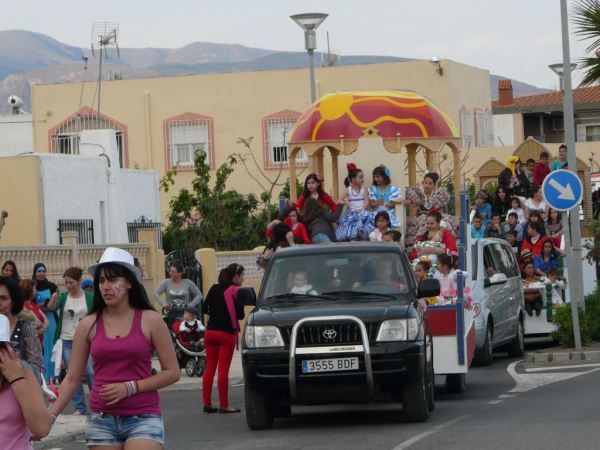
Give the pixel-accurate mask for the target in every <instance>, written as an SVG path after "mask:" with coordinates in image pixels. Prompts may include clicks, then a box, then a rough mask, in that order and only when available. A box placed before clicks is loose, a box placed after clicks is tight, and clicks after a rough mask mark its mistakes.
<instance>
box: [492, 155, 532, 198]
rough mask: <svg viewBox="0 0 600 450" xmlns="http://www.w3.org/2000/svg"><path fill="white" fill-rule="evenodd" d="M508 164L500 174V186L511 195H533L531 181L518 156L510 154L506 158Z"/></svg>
mask: <svg viewBox="0 0 600 450" xmlns="http://www.w3.org/2000/svg"><path fill="white" fill-rule="evenodd" d="M506 165H507V166H508V167H507V168H506V169H504V170H503V171H502V172H500V175H499V176H498V186H499V187H501V188H502V189H504V192H506V194H507V195H508V196H509V197H512V196H514V195H517V196H519V197H531V194H532V192H531V183H530V182H529V178H527V174H526V173H525V171H524V170H523V167H522V164H521V160H520V159H519V157H518V156H514V155H513V156H509V157H508V159H507V160H506Z"/></svg>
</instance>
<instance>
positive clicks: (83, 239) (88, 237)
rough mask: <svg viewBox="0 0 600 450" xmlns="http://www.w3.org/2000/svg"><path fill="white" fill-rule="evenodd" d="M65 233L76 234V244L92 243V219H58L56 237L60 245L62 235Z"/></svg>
mask: <svg viewBox="0 0 600 450" xmlns="http://www.w3.org/2000/svg"><path fill="white" fill-rule="evenodd" d="M65 231H76V232H77V243H78V244H93V243H94V220H93V219H59V220H58V236H59V239H60V244H61V245H62V243H63V239H62V233H63V232H65Z"/></svg>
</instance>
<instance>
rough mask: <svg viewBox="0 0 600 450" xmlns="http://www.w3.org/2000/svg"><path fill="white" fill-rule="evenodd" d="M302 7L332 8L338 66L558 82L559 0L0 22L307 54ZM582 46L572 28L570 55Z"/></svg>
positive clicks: (64, 35)
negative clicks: (112, 25) (354, 60)
mask: <svg viewBox="0 0 600 450" xmlns="http://www.w3.org/2000/svg"><path fill="white" fill-rule="evenodd" d="M572 3H573V2H572V1H571V0H568V4H569V6H571V4H572ZM305 12H323V13H328V14H329V17H328V18H327V19H326V20H325V22H323V24H322V25H321V26H320V28H319V29H318V31H317V43H318V50H320V51H323V50H326V48H327V41H326V33H327V32H329V37H330V42H331V47H332V49H334V50H336V51H339V52H340V53H341V55H342V63H343V55H349V54H366V55H390V56H402V57H411V58H423V59H427V58H430V57H432V56H437V57H439V58H440V59H452V60H455V61H458V62H462V63H465V64H469V65H473V66H476V67H480V68H484V69H488V70H489V71H490V72H491V73H494V74H498V75H503V76H506V77H509V78H512V79H516V80H520V81H524V82H527V83H530V84H534V85H536V86H539V87H544V88H556V86H557V84H558V80H557V77H556V75H554V73H553V72H552V71H551V70H550V69H548V65H549V64H553V63H557V62H561V61H562V47H561V45H562V44H561V29H560V1H559V0H452V1H447V0H387V1H384V0H369V1H359V0H321V1H314V0H302V1H300V0H218V1H211V2H209V1H206V0H171V1H170V2H165V1H156V0H145V1H142V0H120V1H116V0H103V1H90V0H59V1H57V2H53V3H52V6H51V7H50V6H49V3H48V1H47V0H19V1H14V2H9V1H2V13H1V14H0V29H2V30H8V29H24V30H28V31H35V32H38V33H43V34H47V35H49V36H51V37H53V38H55V39H57V40H59V41H61V42H63V43H65V44H69V45H75V46H81V47H88V46H89V41H90V34H91V27H92V23H93V22H98V21H110V22H113V21H114V22H119V24H120V37H119V41H120V46H121V47H163V48H176V47H181V46H183V45H186V44H189V43H190V42H194V41H205V42H217V43H227V44H230V43H238V44H243V45H246V46H249V47H260V48H266V49H273V50H286V51H303V50H304V40H303V39H304V38H303V34H302V33H303V32H302V30H301V29H300V28H299V27H298V25H296V24H295V23H294V22H293V21H292V20H291V19H290V18H289V16H290V15H292V14H298V13H305ZM571 31H572V25H571ZM585 47H586V45H585V43H584V42H581V41H578V40H577V38H576V37H575V36H573V35H571V57H572V59H577V58H580V57H582V56H583V55H584V50H585ZM574 77H575V78H574V82H575V83H576V82H577V80H578V79H579V78H580V76H578V75H577V73H575V75H574Z"/></svg>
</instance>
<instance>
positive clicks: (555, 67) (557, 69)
mask: <svg viewBox="0 0 600 450" xmlns="http://www.w3.org/2000/svg"><path fill="white" fill-rule="evenodd" d="M548 67H549V68H550V70H552V72H554V73H555V74H556V75H558V83H559V84H558V86H559V88H560V91H561V92H562V91H564V90H565V86H564V66H563V63H556V64H550V65H549V66H548ZM569 67H570V68H571V70H572V71H573V70H575V69H576V68H577V64H575V63H570V65H569Z"/></svg>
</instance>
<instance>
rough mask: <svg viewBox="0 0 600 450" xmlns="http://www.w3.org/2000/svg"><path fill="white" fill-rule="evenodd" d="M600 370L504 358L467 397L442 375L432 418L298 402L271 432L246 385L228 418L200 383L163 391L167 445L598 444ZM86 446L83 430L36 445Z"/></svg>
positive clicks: (473, 374) (474, 378)
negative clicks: (255, 423) (262, 427)
mask: <svg viewBox="0 0 600 450" xmlns="http://www.w3.org/2000/svg"><path fill="white" fill-rule="evenodd" d="M599 371H600V364H594V363H586V364H584V363H583V362H582V363H580V364H574V363H571V364H565V365H557V364H552V363H546V364H545V365H543V364H537V365H533V364H525V363H523V362H518V363H517V360H513V359H509V358H507V357H504V356H502V355H500V356H498V355H497V356H496V357H495V360H494V363H493V364H492V366H490V367H474V368H472V369H471V371H470V372H469V374H468V378H467V390H466V392H465V393H463V394H448V393H446V392H445V390H444V385H443V378H442V377H437V380H436V381H437V389H436V409H435V410H434V411H433V413H432V414H431V416H430V419H429V421H428V422H426V423H417V424H414V423H406V422H403V416H402V411H401V406H400V405H398V404H388V405H334V406H326V407H295V408H293V411H292V416H291V417H290V418H286V419H276V421H275V426H274V428H273V429H272V430H267V431H254V432H253V431H250V430H249V429H248V428H247V427H246V423H245V416H244V413H243V408H244V400H243V394H244V393H243V386H239V385H237V386H233V387H232V388H231V403H232V404H233V405H234V406H237V407H240V408H241V409H242V413H241V414H230V415H224V414H210V415H208V414H203V413H202V412H201V411H200V410H201V391H200V387H199V386H198V389H197V390H185V391H172V392H166V393H163V394H161V398H162V407H163V412H164V416H165V429H166V434H167V444H166V448H167V449H195V448H220V449H247V448H268V449H283V448H285V449H294V448H298V449H300V448H315V449H374V448H377V449H394V450H400V449H405V448H410V449H437V448H440V449H442V448H443V449H444V450H452V449H457V450H458V449H460V450H464V449H505V448H511V449H516V450H519V449H527V450H534V449H544V450H554V449H557V450H558V449H561V450H562V449H565V448H568V449H592V448H597V446H598V442H599V441H600V427H599V425H600V416H599V415H598V407H597V405H598V404H599V403H600V391H599V390H598V388H597V387H598V381H599V377H600V375H599V373H598V372H599ZM538 386H539V387H538ZM213 398H216V391H215V392H214V393H213ZM66 440H68V442H64V441H66ZM83 445H84V444H83V436H82V435H81V434H80V435H76V436H70V437H69V438H67V439H64V440H63V442H60V443H58V442H56V441H55V442H54V443H47V444H43V445H42V444H39V445H38V446H36V448H45V449H65V450H67V449H79V448H82V447H83Z"/></svg>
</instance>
